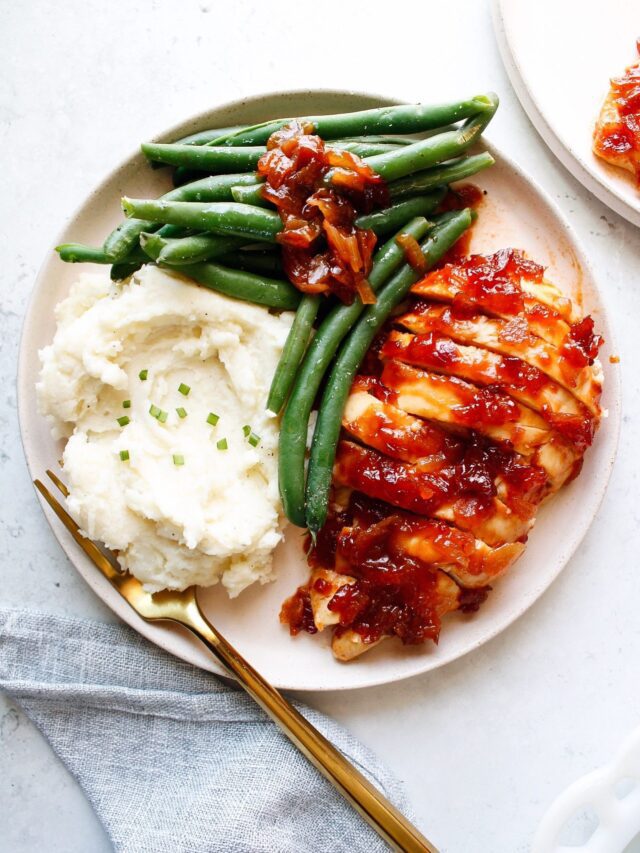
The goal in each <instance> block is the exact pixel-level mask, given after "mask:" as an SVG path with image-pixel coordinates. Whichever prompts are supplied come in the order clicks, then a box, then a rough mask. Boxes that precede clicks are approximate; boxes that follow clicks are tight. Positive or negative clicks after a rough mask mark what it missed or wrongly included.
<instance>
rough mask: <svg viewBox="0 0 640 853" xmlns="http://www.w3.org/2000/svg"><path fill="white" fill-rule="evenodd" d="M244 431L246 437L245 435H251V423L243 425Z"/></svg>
mask: <svg viewBox="0 0 640 853" xmlns="http://www.w3.org/2000/svg"><path fill="white" fill-rule="evenodd" d="M242 432H243V433H244V437H245V438H247V437H248V436H249V435H250V433H251V427H250V426H249V424H245V425H244V426H243V427H242Z"/></svg>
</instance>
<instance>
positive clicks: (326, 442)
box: [288, 208, 472, 537]
mask: <svg viewBox="0 0 640 853" xmlns="http://www.w3.org/2000/svg"><path fill="white" fill-rule="evenodd" d="M471 222H472V215H471V211H470V210H469V209H468V208H467V209H466V210H460V211H455V212H454V213H453V214H445V217H444V218H443V219H441V221H440V224H438V225H436V227H435V228H434V229H433V231H432V232H431V234H430V235H429V236H428V237H427V239H426V240H425V241H424V242H423V243H422V244H421V249H422V252H423V254H424V256H425V260H426V262H427V268H430V267H432V266H434V264H436V263H437V262H438V261H439V260H440V259H441V258H442V257H443V255H444V254H445V252H446V251H447V250H448V249H449V248H450V247H451V246H452V245H453V244H454V243H455V242H456V240H458V238H459V237H460V236H461V235H462V234H463V233H464V232H465V231H466V230H467V229H468V228H469V226H470V225H471ZM419 278H420V274H419V273H417V272H415V270H413V269H412V268H411V267H410V266H408V265H406V266H404V267H403V268H402V269H401V270H400V271H399V272H398V273H396V275H395V276H394V277H393V278H392V279H391V281H389V282H388V284H386V285H385V287H383V288H382V290H381V291H380V293H379V295H378V300H377V302H376V303H375V305H369V306H367V308H366V310H365V311H364V313H363V315H362V317H361V318H360V320H359V321H358V324H357V326H356V327H355V329H354V330H353V332H352V333H351V335H350V336H349V338H348V339H347V340H346V341H345V343H344V345H343V347H342V348H341V350H340V352H339V354H338V357H337V358H336V360H335V362H334V363H333V367H332V368H331V373H330V374H329V378H328V379H327V384H326V386H325V390H324V392H323V395H322V400H321V403H320V408H319V411H318V420H317V422H316V427H315V431H314V435H313V442H312V445H311V455H310V459H309V472H308V477H307V487H306V522H307V526H308V528H309V530H310V532H311V535H312V536H313V537H315V535H316V533H317V532H318V531H319V530H320V528H321V527H322V526H323V525H324V523H325V521H326V518H327V505H328V500H329V489H330V486H331V475H332V470H333V463H334V460H335V455H336V448H337V446H338V439H339V437H340V429H341V426H342V413H343V411H344V408H345V405H346V402H347V398H348V396H349V391H350V388H351V385H352V383H353V380H354V377H355V375H356V373H357V370H358V368H359V367H360V365H361V363H362V360H363V359H364V357H365V355H366V353H367V350H368V349H369V347H370V346H371V344H372V342H373V339H374V338H375V336H376V335H377V333H378V332H379V331H380V329H381V328H382V325H383V324H384V322H385V321H386V320H387V318H388V317H389V315H390V314H391V312H392V311H393V309H394V308H395V307H396V306H397V305H399V303H400V302H402V300H403V299H404V298H405V297H406V295H407V294H408V292H409V289H410V288H411V285H412V284H414V282H416V281H417V280H418V279H419ZM288 461H289V462H290V460H288ZM298 473H299V472H298Z"/></svg>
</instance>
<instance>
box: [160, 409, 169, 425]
mask: <svg viewBox="0 0 640 853" xmlns="http://www.w3.org/2000/svg"><path fill="white" fill-rule="evenodd" d="M168 417H169V412H160V414H159V415H158V420H159V421H160V423H161V424H163V423H165V422H166V420H167V418H168Z"/></svg>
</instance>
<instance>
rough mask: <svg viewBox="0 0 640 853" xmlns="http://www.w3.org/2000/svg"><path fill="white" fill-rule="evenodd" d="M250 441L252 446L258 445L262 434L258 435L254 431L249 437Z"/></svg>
mask: <svg viewBox="0 0 640 853" xmlns="http://www.w3.org/2000/svg"><path fill="white" fill-rule="evenodd" d="M248 441H249V444H250V445H251V447H257V446H258V445H259V444H260V436H259V435H256V434H255V432H252V433H251V435H250V436H249V438H248Z"/></svg>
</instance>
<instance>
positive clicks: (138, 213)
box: [122, 198, 282, 243]
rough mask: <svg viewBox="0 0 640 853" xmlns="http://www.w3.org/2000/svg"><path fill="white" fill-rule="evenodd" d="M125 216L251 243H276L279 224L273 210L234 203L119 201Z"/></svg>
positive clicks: (159, 200) (128, 199) (278, 219)
mask: <svg viewBox="0 0 640 853" xmlns="http://www.w3.org/2000/svg"><path fill="white" fill-rule="evenodd" d="M122 208H123V210H124V212H125V213H126V215H127V216H133V217H136V218H138V219H147V220H151V221H152V222H163V223H164V222H166V223H169V224H172V225H183V226H184V227H186V228H196V229H198V230H200V231H213V232H214V233H216V234H226V235H231V236H235V237H246V238H248V240H252V241H255V240H257V241H264V242H267V243H275V241H276V235H277V234H278V233H279V232H280V231H281V230H282V222H281V220H280V217H279V216H278V214H277V213H276V212H275V211H272V210H264V209H263V208H261V207H252V206H251V205H248V204H236V203H235V202H213V203H212V204H203V203H199V202H189V201H164V200H163V199H158V200H145V199H130V198H123V199H122Z"/></svg>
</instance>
